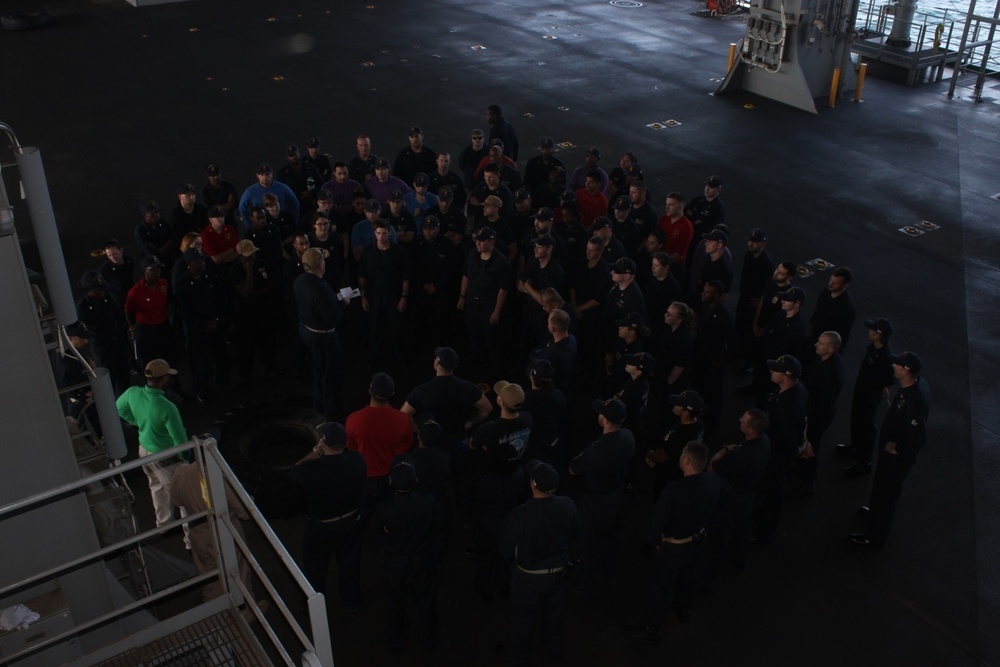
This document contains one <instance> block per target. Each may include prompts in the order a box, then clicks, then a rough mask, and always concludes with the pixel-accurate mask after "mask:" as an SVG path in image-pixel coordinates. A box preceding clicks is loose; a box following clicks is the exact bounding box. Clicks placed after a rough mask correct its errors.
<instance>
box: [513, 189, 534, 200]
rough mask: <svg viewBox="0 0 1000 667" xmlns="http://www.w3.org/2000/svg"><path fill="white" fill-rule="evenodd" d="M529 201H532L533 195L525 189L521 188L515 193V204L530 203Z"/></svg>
mask: <svg viewBox="0 0 1000 667" xmlns="http://www.w3.org/2000/svg"><path fill="white" fill-rule="evenodd" d="M529 199H531V193H530V192H528V191H527V190H525V189H524V188H521V189H519V190H518V191H517V192H515V193H514V201H515V202H522V201H528V200H529Z"/></svg>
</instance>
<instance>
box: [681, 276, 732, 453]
mask: <svg viewBox="0 0 1000 667" xmlns="http://www.w3.org/2000/svg"><path fill="white" fill-rule="evenodd" d="M725 295H726V294H725V286H724V285H723V284H722V283H721V282H720V281H718V280H709V281H708V282H707V283H705V284H704V285H702V288H701V296H700V302H701V304H700V305H701V308H700V312H699V313H698V333H699V335H698V338H697V340H696V342H695V350H694V371H693V377H692V384H693V385H694V386H695V387H697V388H698V390H699V391H700V392H701V395H702V396H703V397H704V398H705V405H706V407H707V408H708V414H707V415H706V417H705V430H706V432H708V433H711V432H712V431H714V430H715V427H716V426H717V425H718V423H719V415H720V414H721V412H722V387H723V383H724V381H725V377H724V374H725V370H726V365H727V364H728V363H729V360H730V359H732V357H733V355H734V354H735V352H736V346H737V343H738V339H737V335H736V327H735V326H734V324H733V316H732V315H730V314H729V310H727V309H726V306H725V305H724V304H723V302H722V299H723V298H724V297H725Z"/></svg>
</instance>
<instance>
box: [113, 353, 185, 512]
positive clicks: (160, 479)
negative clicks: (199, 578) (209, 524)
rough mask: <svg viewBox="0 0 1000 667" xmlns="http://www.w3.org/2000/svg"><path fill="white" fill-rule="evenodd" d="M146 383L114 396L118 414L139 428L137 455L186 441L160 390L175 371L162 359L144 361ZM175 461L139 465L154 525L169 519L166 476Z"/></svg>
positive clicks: (175, 412) (177, 417)
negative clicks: (153, 512)
mask: <svg viewBox="0 0 1000 667" xmlns="http://www.w3.org/2000/svg"><path fill="white" fill-rule="evenodd" d="M145 375H146V386H144V387H129V388H128V389H126V390H125V393H123V394H122V395H121V396H119V397H118V402H117V405H118V416H120V417H121V418H122V419H124V420H125V421H126V422H128V423H129V424H131V425H132V426H135V427H136V428H137V429H139V456H149V455H150V454H156V453H157V452H161V451H163V450H164V449H169V448H171V447H175V446H177V445H179V444H181V443H182V442H187V439H188V436H187V431H186V430H185V428H184V422H183V421H181V413H180V411H179V410H178V409H177V406H176V405H174V404H173V403H172V402H171V401H170V399H168V398H167V397H166V394H165V393H164V390H165V389H166V387H167V385H168V384H169V383H170V376H172V375H177V371H176V370H174V369H173V368H171V367H170V364H168V363H167V362H166V361H165V360H163V359H153V360H152V361H150V362H149V363H148V364H146V372H145ZM177 464H178V462H177V461H171V460H169V459H165V460H162V461H157V462H155V463H149V464H147V465H144V466H143V467H142V469H143V472H145V473H146V477H147V478H148V479H149V492H150V495H151V496H152V498H153V509H154V511H155V512H156V525H157V526H160V525H162V524H164V523H167V522H168V521H170V520H171V519H173V514H174V512H173V509H174V508H173V504H172V503H171V502H170V477H171V475H172V474H173V470H174V468H175V467H176V466H177Z"/></svg>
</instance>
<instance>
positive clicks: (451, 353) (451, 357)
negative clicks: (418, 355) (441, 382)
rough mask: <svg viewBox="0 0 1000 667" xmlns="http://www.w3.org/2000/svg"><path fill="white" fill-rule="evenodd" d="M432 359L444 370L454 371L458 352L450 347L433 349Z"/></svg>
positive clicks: (456, 366) (456, 365)
mask: <svg viewBox="0 0 1000 667" xmlns="http://www.w3.org/2000/svg"><path fill="white" fill-rule="evenodd" d="M434 358H435V359H437V362H438V363H439V364H440V365H441V366H442V367H443V368H444V369H446V370H449V371H454V370H455V369H456V368H458V352H456V351H455V350H454V349H453V348H450V347H436V348H434Z"/></svg>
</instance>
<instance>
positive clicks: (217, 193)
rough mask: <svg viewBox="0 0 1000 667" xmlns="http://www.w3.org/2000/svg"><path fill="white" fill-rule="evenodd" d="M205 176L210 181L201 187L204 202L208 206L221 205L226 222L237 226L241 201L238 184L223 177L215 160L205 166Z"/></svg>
mask: <svg viewBox="0 0 1000 667" xmlns="http://www.w3.org/2000/svg"><path fill="white" fill-rule="evenodd" d="M205 178H206V179H208V183H206V184H205V185H204V187H202V189H201V201H202V203H203V204H204V205H205V206H206V207H208V208H212V207H213V206H221V207H222V209H223V210H224V211H225V212H226V224H228V225H232V226H234V227H237V226H238V224H237V223H238V220H237V218H236V206H237V204H239V202H240V193H239V192H237V191H236V186H235V185H233V184H232V183H230V182H229V181H227V180H225V179H224V178H222V169H220V168H219V165H217V164H215V163H214V162H213V163H211V164H209V165H208V166H207V167H205ZM199 231H200V230H199Z"/></svg>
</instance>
